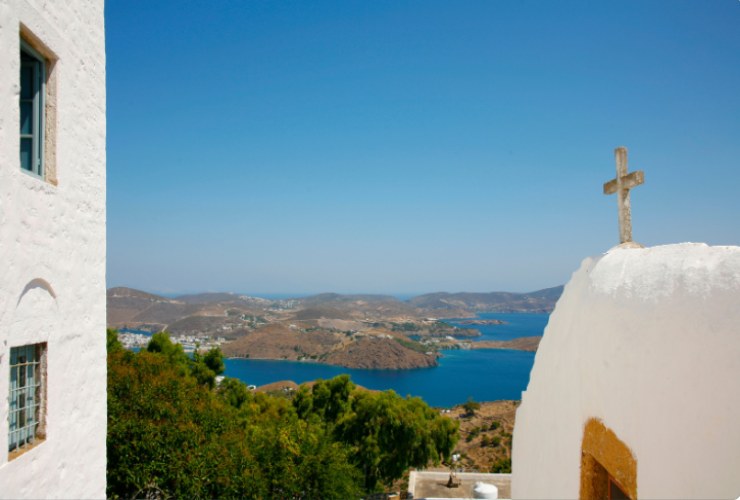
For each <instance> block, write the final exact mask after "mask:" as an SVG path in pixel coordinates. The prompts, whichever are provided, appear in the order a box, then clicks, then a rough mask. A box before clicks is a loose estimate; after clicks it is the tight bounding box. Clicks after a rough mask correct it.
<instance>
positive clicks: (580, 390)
mask: <svg viewBox="0 0 740 500" xmlns="http://www.w3.org/2000/svg"><path fill="white" fill-rule="evenodd" d="M739 325H740V247H708V246H706V245H703V244H680V245H667V246H660V247H653V248H646V249H618V248H615V249H613V250H611V251H610V252H608V253H607V254H606V255H604V256H602V257H599V258H594V259H586V260H584V262H583V263H582V265H581V267H580V269H579V270H578V271H576V272H575V273H574V274H573V277H572V279H571V280H570V282H569V283H568V284H567V286H566V287H565V290H564V293H563V296H562V297H561V299H560V301H559V302H558V304H557V306H556V307H555V310H554V312H553V314H552V315H551V317H550V321H549V324H548V326H547V328H546V330H545V335H544V338H543V340H542V343H541V345H540V347H539V350H538V352H537V355H536V358H535V364H534V368H533V369H532V374H531V379H530V383H529V386H528V388H527V391H526V392H525V393H524V394H523V397H522V405H521V407H520V409H519V410H518V412H517V422H516V428H515V433H514V443H513V464H512V467H513V476H512V496H513V498H577V497H578V495H579V487H580V463H581V444H582V439H583V432H584V425H585V424H586V422H587V420H588V419H589V418H593V417H595V418H599V419H601V420H602V421H603V423H604V425H606V426H607V427H608V428H610V429H611V430H613V431H614V432H615V433H616V435H617V437H618V438H619V439H620V440H621V441H623V442H624V443H625V444H626V445H627V446H629V448H630V449H631V451H632V453H633V455H634V458H635V459H636V461H637V495H638V497H639V498H735V497H737V495H739V494H740V474H738V471H740V425H738V421H740V391H738V381H739V380H740V326H739Z"/></svg>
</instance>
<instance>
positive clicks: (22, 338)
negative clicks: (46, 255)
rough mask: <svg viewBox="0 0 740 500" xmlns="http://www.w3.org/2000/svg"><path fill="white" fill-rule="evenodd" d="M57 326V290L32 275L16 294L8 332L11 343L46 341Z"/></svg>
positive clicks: (8, 339)
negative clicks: (32, 277) (16, 297)
mask: <svg viewBox="0 0 740 500" xmlns="http://www.w3.org/2000/svg"><path fill="white" fill-rule="evenodd" d="M59 327H60V324H59V306H58V304H57V294H56V292H55V291H54V288H53V287H52V286H51V284H50V283H49V282H48V281H47V280H45V279H42V278H34V279H32V280H31V281H29V282H28V283H27V284H26V286H24V287H23V289H22V290H21V291H20V293H19V294H18V300H17V302H16V306H15V311H14V313H13V319H12V323H11V326H10V332H9V334H8V338H7V340H6V343H7V344H9V345H10V346H17V345H25V344H33V343H38V342H48V341H49V340H50V339H51V338H52V336H53V334H54V332H55V331H56V330H58V329H59Z"/></svg>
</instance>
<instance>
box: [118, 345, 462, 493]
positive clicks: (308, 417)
mask: <svg viewBox="0 0 740 500" xmlns="http://www.w3.org/2000/svg"><path fill="white" fill-rule="evenodd" d="M223 368H224V365H223V359H222V356H221V353H220V352H219V351H218V350H217V349H214V350H211V351H209V352H208V353H206V354H204V355H194V356H193V357H189V356H187V355H186V354H185V353H184V352H183V351H182V349H181V347H180V346H177V345H175V344H173V343H172V342H171V341H170V340H169V337H168V336H167V335H166V334H164V333H160V334H156V335H155V336H154V337H153V338H152V341H151V342H150V344H149V346H148V347H147V349H146V350H145V351H141V352H139V353H133V352H130V351H127V350H125V349H123V348H122V347H121V345H120V343H119V342H118V340H117V335H116V332H115V331H112V330H109V331H108V496H109V497H111V498H123V497H125V498H131V497H134V496H136V497H142V496H146V495H148V494H149V495H159V496H163V497H175V498H194V497H209V498H214V497H240V498H246V497H249V498H357V497H359V496H361V495H364V494H366V493H369V492H374V491H378V490H381V489H382V488H383V486H384V485H388V484H390V483H391V482H393V481H394V480H396V479H398V478H400V477H401V476H402V474H403V473H404V472H405V471H406V469H407V468H408V467H411V466H417V467H420V466H424V465H426V464H427V463H429V462H432V463H437V462H439V461H440V460H444V459H447V458H448V456H449V454H450V452H451V451H452V449H453V448H454V446H455V444H456V442H457V439H458V426H457V423H456V422H454V421H452V420H450V419H448V418H446V417H442V416H440V415H439V414H438V413H437V412H436V411H434V410H432V409H431V408H430V407H429V406H428V405H426V404H425V403H424V402H423V401H422V400H420V399H418V398H401V397H400V396H398V395H397V394H395V393H394V392H392V391H386V392H368V391H361V390H358V389H357V388H356V387H355V385H354V384H353V383H352V382H351V381H350V380H349V377H347V376H340V377H336V378H334V379H332V380H327V381H319V382H318V383H316V384H315V385H314V386H313V387H312V388H310V389H309V388H308V387H305V386H303V387H301V389H300V390H299V391H297V393H296V395H295V397H294V398H293V399H292V400H288V399H286V398H281V397H276V396H270V395H267V394H261V393H254V392H251V391H249V390H247V388H246V386H245V385H244V384H243V383H241V382H240V381H239V380H236V379H229V378H227V379H225V380H223V382H222V383H221V384H219V385H216V384H215V377H216V375H218V374H219V373H221V372H222V371H223Z"/></svg>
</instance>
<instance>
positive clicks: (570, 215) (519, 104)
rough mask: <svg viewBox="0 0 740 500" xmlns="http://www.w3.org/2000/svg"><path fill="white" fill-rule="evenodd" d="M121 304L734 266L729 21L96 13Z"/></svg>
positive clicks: (480, 6)
mask: <svg viewBox="0 0 740 500" xmlns="http://www.w3.org/2000/svg"><path fill="white" fill-rule="evenodd" d="M106 37H107V40H106V43H107V79H108V84H107V85H108V191H107V197H108V285H109V286H119V285H125V286H131V287H135V288H141V289H145V290H150V291H159V292H165V293H176V292H186V291H237V292H245V293H312V292H325V291H335V292H372V293H406V294H408V293H423V292H432V291H441V290H445V291H451V292H454V291H496V290H509V291H531V290H536V289H539V288H545V287H550V286H555V285H558V284H562V283H564V282H566V281H567V280H568V278H569V277H570V274H571V273H572V272H573V271H574V270H575V269H576V268H577V267H578V265H579V264H580V262H581V260H582V259H583V258H584V257H587V256H590V255H596V254H599V253H602V252H604V251H606V250H608V249H609V248H610V247H612V246H614V245H615V244H617V243H618V242H619V241H618V228H617V211H616V199H615V197H614V196H609V197H607V196H604V195H603V194H602V184H603V183H604V182H605V181H608V180H609V179H611V178H613V177H614V175H615V167H614V157H613V150H614V148H615V147H616V146H620V145H624V146H627V147H628V148H629V166H630V170H634V169H642V170H644V171H645V179H646V181H645V185H643V186H639V187H638V188H636V189H635V190H634V191H633V193H632V207H633V234H634V238H635V240H636V241H639V242H641V243H643V244H645V245H650V246H652V245H660V244H667V243H676V242H684V241H701V242H706V243H709V244H713V245H738V244H740V195H739V194H738V193H740V2H739V1H737V0H717V1H702V2H698V1H693V0H690V1H685V2H684V1H677V0H676V1H670V2H669V1H663V2H636V1H612V2H544V1H543V2H528V1H516V2H514V1H511V2H503V1H481V2H465V1H462V2H452V1H423V2H422V1H418V2H399V1H373V2H367V1H349V2H344V1H343V2H322V1H312V2H266V1H265V2H258V1H254V2H252V1H236V0H232V1H215V0H214V1H205V0H204V1H182V0H179V1H151V0H146V1H143V0H136V1H134V0H108V1H107V2H106Z"/></svg>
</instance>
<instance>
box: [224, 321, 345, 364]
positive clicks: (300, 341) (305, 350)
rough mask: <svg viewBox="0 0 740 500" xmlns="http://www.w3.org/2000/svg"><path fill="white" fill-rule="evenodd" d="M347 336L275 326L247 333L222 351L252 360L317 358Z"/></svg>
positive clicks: (280, 324)
mask: <svg viewBox="0 0 740 500" xmlns="http://www.w3.org/2000/svg"><path fill="white" fill-rule="evenodd" d="M344 339H345V337H344V336H343V335H341V334H337V333H331V332H328V331H324V330H320V329H318V330H314V331H310V332H306V331H304V330H303V329H300V328H298V327H296V328H291V327H290V325H285V324H282V323H273V324H271V325H266V326H264V327H262V328H258V329H257V330H255V331H253V332H250V333H248V334H247V335H245V336H243V337H240V338H238V339H236V340H234V341H232V342H228V343H226V344H224V345H223V346H222V347H221V349H222V351H223V353H224V355H225V356H227V357H236V358H251V359H288V360H301V359H318V358H319V357H320V356H323V355H325V354H326V353H327V352H329V351H331V350H332V349H335V348H338V347H339V346H340V345H341V344H342V342H343V341H344Z"/></svg>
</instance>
